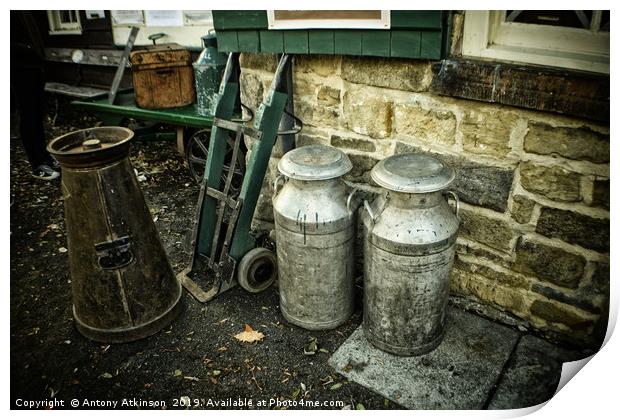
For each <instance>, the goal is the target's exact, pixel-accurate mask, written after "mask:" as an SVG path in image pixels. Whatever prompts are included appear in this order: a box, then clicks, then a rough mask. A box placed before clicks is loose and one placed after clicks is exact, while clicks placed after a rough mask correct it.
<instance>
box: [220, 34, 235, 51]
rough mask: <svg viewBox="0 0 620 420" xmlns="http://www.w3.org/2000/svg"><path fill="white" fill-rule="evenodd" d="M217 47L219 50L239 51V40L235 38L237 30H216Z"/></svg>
mask: <svg viewBox="0 0 620 420" xmlns="http://www.w3.org/2000/svg"><path fill="white" fill-rule="evenodd" d="M217 49H218V51H220V52H236V51H239V41H238V40H237V31H218V32H217Z"/></svg>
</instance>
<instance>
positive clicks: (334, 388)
mask: <svg viewBox="0 0 620 420" xmlns="http://www.w3.org/2000/svg"><path fill="white" fill-rule="evenodd" d="M341 387H342V384H341V383H340V382H338V383H337V384H333V385H332V386H330V387H329V389H330V390H331V391H335V390H337V389H338V388H341Z"/></svg>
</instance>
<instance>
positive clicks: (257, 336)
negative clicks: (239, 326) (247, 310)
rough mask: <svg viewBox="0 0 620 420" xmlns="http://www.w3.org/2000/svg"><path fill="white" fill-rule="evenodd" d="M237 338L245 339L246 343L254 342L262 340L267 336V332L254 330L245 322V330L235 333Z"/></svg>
mask: <svg viewBox="0 0 620 420" xmlns="http://www.w3.org/2000/svg"><path fill="white" fill-rule="evenodd" d="M235 338H236V339H237V340H239V341H243V342H244V343H254V342H255V341H260V340H262V339H263V338H265V334H263V333H262V332H259V331H254V330H253V329H252V327H250V326H249V325H248V324H245V328H244V330H243V332H240V333H239V334H237V335H235Z"/></svg>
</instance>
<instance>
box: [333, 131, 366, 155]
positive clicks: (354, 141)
mask: <svg viewBox="0 0 620 420" xmlns="http://www.w3.org/2000/svg"><path fill="white" fill-rule="evenodd" d="M331 145H332V146H334V147H340V148H343V149H354V150H359V151H361V152H370V153H373V152H375V151H376V150H377V147H376V146H375V143H373V142H372V141H368V140H365V139H361V138H355V137H342V136H338V135H335V134H333V135H332V136H331Z"/></svg>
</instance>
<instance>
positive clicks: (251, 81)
mask: <svg viewBox="0 0 620 420" xmlns="http://www.w3.org/2000/svg"><path fill="white" fill-rule="evenodd" d="M240 85H241V86H240V90H241V92H240V94H241V102H243V104H244V105H246V106H248V107H249V108H250V109H252V110H253V111H254V112H255V113H256V111H257V110H258V107H259V106H260V104H261V103H262V102H263V93H264V87H263V82H262V80H261V77H260V76H259V75H257V74H255V73H249V72H241V76H240Z"/></svg>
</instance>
